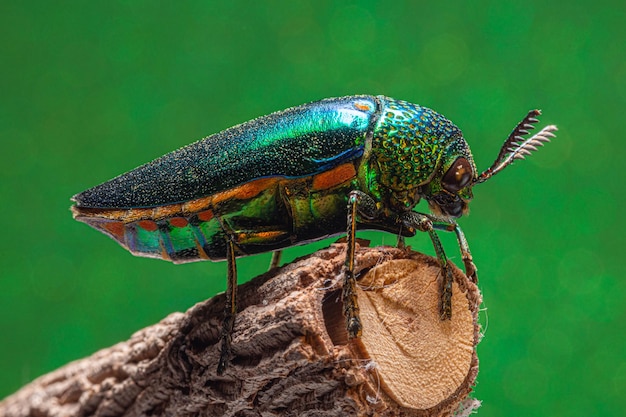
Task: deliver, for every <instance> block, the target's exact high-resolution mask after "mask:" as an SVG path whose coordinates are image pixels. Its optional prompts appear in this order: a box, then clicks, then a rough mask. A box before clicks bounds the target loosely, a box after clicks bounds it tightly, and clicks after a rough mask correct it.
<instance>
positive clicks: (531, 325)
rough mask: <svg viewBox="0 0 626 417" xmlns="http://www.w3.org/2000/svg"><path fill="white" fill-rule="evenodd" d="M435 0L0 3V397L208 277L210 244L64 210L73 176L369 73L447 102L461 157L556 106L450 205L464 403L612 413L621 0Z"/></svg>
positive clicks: (109, 171) (255, 261)
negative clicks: (181, 243) (114, 230)
mask: <svg viewBox="0 0 626 417" xmlns="http://www.w3.org/2000/svg"><path fill="white" fill-rule="evenodd" d="M433 3H435V2H408V1H406V2H402V1H395V2H393V3H392V2H389V3H383V2H380V3H379V2H331V1H320V0H316V1H310V2H306V1H305V2H286V1H284V2H272V3H269V2H268V3H265V2H246V1H235V2H206V1H196V2H152V1H150V2H143V1H141V2H126V1H124V2H121V1H107V2H86V1H83V2H43V1H42V2H36V1H30V2H28V1H26V2H17V1H3V2H2V3H1V4H0V34H1V36H0V56H1V57H2V65H1V66H0V141H1V145H2V148H1V150H0V164H1V165H0V166H2V169H1V170H0V178H1V181H0V199H1V202H2V213H3V214H2V216H0V227H1V230H2V231H3V234H2V239H0V317H1V319H0V335H1V336H0V337H1V339H0V340H1V343H0V398H2V397H5V396H7V395H9V394H10V393H12V392H14V391H15V390H17V389H18V388H19V387H20V386H22V385H23V384H25V383H27V382H29V381H31V380H32V379H34V378H35V377H37V376H39V375H42V374H43V373H46V372H48V371H51V370H53V369H55V368H57V367H59V366H61V365H63V364H65V363H67V362H68V361H71V360H74V359H78V358H81V357H84V356H87V355H90V354H91V353H93V352H95V351H96V350H98V349H100V348H103V347H107V346H110V345H112V344H114V343H116V342H118V341H121V340H125V339H127V338H128V337H129V336H130V335H131V334H132V333H133V332H134V331H136V330H138V329H140V328H142V327H145V326H148V325H150V324H153V323H155V322H157V321H158V320H160V319H162V318H163V317H165V316H166V315H168V314H169V313H171V312H174V311H184V310H186V309H187V308H189V307H190V306H192V305H193V304H194V303H196V302H199V301H201V300H204V299H206V298H208V297H210V296H211V295H213V294H215V293H216V292H219V291H223V290H224V288H225V279H224V276H225V272H226V266H225V264H224V263H209V262H207V263H196V264H187V265H182V266H175V265H172V264H170V263H166V262H162V261H157V260H152V259H142V258H135V257H133V256H131V255H130V254H129V253H128V252H126V251H124V250H123V249H121V248H120V247H119V246H118V245H117V244H116V243H114V242H113V241H111V240H109V239H107V238H106V237H105V236H104V235H102V234H100V233H98V232H96V231H94V230H92V229H90V228H88V227H87V226H85V225H84V224H80V223H78V222H75V221H73V220H72V218H71V215H70V212H69V210H68V209H69V205H70V201H69V198H70V197H71V196H72V195H73V194H75V193H77V192H80V191H82V190H84V189H86V188H88V187H91V186H94V185H96V184H98V183H100V182H102V181H105V180H108V179H110V178H112V177H113V176H116V175H118V174H120V173H122V172H124V171H126V170H129V169H131V168H134V167H135V166H137V165H139V164H142V163H144V162H148V161H149V160H151V159H153V158H155V157H157V156H160V155H162V154H164V153H166V152H169V151H171V150H173V149H176V148H178V147H180V146H183V145H186V144H188V143H190V142H192V141H194V140H197V139H199V138H201V137H203V136H206V135H208V134H211V133H215V132H218V131H220V130H222V129H224V128H227V127H229V126H232V125H234V124H237V123H240V122H243V121H246V120H249V119H252V118H254V117H257V116H260V115H264V114H267V113H270V112H272V111H275V110H279V109H283V108H286V107H289V106H293V105H297V104H301V103H304V102H308V101H312V100H317V99H320V98H324V97H334V96H342V95H350V94H357V93H369V94H385V95H388V96H391V97H395V98H399V99H405V100H408V101H411V102H415V103H419V104H422V105H425V106H428V107H431V108H433V109H435V110H437V111H439V112H441V113H443V114H444V115H446V116H447V117H448V118H450V119H451V120H453V121H454V122H455V123H456V124H457V125H458V126H459V127H460V128H461V129H463V132H464V134H465V137H466V139H467V141H468V142H469V144H470V145H471V147H472V151H473V153H474V157H475V159H476V162H477V164H478V166H479V169H484V168H486V167H487V166H488V165H489V164H491V162H492V161H493V159H494V158H495V157H496V155H497V152H498V150H499V147H500V145H501V143H502V141H503V140H504V139H505V138H506V136H507V134H508V133H509V132H510V131H511V129H512V128H513V127H514V126H515V124H516V123H517V122H518V121H519V120H520V119H521V117H523V116H524V115H525V114H526V112H527V111H528V110H529V109H531V108H535V107H539V108H541V109H543V112H544V116H543V117H542V125H545V124H547V123H555V124H558V125H559V128H560V131H559V134H558V138H557V139H556V140H554V141H553V142H552V143H550V144H548V145H547V146H546V147H545V149H542V150H541V151H540V152H538V153H537V154H535V155H533V156H532V157H530V158H529V159H528V160H527V161H523V162H518V163H516V164H515V165H514V166H513V167H511V168H509V169H507V170H506V171H505V172H504V173H502V174H500V175H498V176H497V177H495V178H494V179H493V180H491V181H489V182H488V183H487V184H485V185H482V186H479V187H477V188H476V189H475V199H474V202H473V203H472V205H471V208H472V213H471V215H470V216H469V217H467V218H463V219H461V222H460V223H461V225H462V226H463V227H464V230H465V233H466V235H467V237H468V239H469V241H470V245H471V248H472V251H473V254H474V258H475V260H476V263H477V265H478V267H479V277H480V287H481V288H482V290H483V294H484V300H485V302H484V308H485V311H484V312H483V317H482V322H483V324H484V325H485V327H486V335H485V338H484V339H483V341H482V343H481V344H480V347H479V356H480V365H481V369H480V373H479V376H478V385H477V386H476V392H475V395H476V397H477V398H479V399H481V400H482V401H483V407H482V408H481V409H480V413H479V414H480V415H481V416H504V415H506V416H514V415H520V416H522V415H523V416H535V415H537V416H539V415H559V416H590V415H603V416H609V415H623V413H624V409H625V408H626V355H625V352H626V347H625V335H624V333H625V329H626V307H625V305H626V304H625V302H624V299H625V296H626V283H625V280H624V279H623V276H622V274H621V273H620V274H618V272H619V271H620V270H622V271H623V268H618V256H623V250H624V243H625V242H624V239H623V235H624V226H623V224H622V222H621V219H620V216H619V214H620V213H621V208H622V207H623V206H624V203H625V202H626V200H625V198H624V193H623V191H622V189H623V187H624V179H625V177H626V176H625V174H624V171H623V170H622V168H620V166H622V165H623V160H622V158H623V157H624V148H625V145H624V143H625V141H624V139H623V138H622V135H623V134H624V133H623V125H622V123H623V112H624V109H625V106H624V104H625V102H626V83H625V82H624V80H625V79H626V60H625V58H624V57H625V52H626V51H625V47H624V35H625V33H626V29H625V28H626V16H625V11H626V6H625V4H624V2H623V1H619V2H606V3H605V2H603V1H594V2H591V1H588V2H576V1H574V2H559V5H557V4H556V3H557V2H553V4H547V3H546V2H542V1H525V2H502V1H478V2H467V1H458V0H457V1H448V2H441V4H440V5H434V4H433ZM367 237H369V238H372V239H373V240H374V242H375V243H387V244H392V243H394V242H395V237H394V236H391V235H385V234H382V233H373V234H369V235H367ZM326 244H328V242H321V243H319V244H313V245H308V246H304V247H299V248H294V249H290V250H288V251H287V253H286V259H285V260H286V261H289V260H291V259H293V258H294V257H295V256H299V255H303V254H305V253H310V252H312V251H314V250H315V249H316V248H319V247H322V246H324V245H326ZM410 244H411V245H412V246H413V247H414V248H417V249H418V250H421V251H424V252H426V253H429V254H432V253H433V249H432V247H431V244H430V242H429V239H428V238H427V237H426V236H422V235H420V236H417V237H416V238H413V239H412V240H411V241H410ZM444 244H445V245H446V247H447V248H448V249H447V251H448V254H449V255H450V256H451V257H453V258H454V259H455V261H456V262H457V263H458V262H459V256H458V250H457V247H456V243H455V241H454V238H453V237H452V236H445V239H444ZM268 262H269V255H259V256H256V257H252V258H247V259H243V260H242V261H241V262H240V276H241V277H242V279H244V280H247V279H249V278H251V277H253V276H255V275H257V274H259V273H261V272H263V271H264V270H265V267H266V264H267V263H268Z"/></svg>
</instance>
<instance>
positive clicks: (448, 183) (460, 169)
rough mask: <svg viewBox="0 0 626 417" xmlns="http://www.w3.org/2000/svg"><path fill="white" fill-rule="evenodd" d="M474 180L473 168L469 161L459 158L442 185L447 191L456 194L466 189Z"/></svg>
mask: <svg viewBox="0 0 626 417" xmlns="http://www.w3.org/2000/svg"><path fill="white" fill-rule="evenodd" d="M471 180H472V166H471V165H470V163H469V162H468V161H467V159H465V158H463V157H461V158H457V160H456V161H454V163H453V164H452V166H451V167H450V169H448V172H446V175H444V176H443V178H442V180H441V185H443V188H445V189H446V190H447V191H450V192H452V193H455V192H457V191H459V190H460V189H461V188H463V187H465V186H466V185H467V184H469V182H470V181H471Z"/></svg>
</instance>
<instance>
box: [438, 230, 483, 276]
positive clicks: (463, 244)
mask: <svg viewBox="0 0 626 417" xmlns="http://www.w3.org/2000/svg"><path fill="white" fill-rule="evenodd" d="M433 227H434V228H435V229H437V230H444V231H446V232H451V231H453V230H454V233H455V234H456V239H457V241H458V242H459V248H460V249H461V259H462V260H463V265H464V266H465V275H466V276H467V277H468V278H469V279H470V281H472V282H473V283H474V284H476V283H477V282H478V275H477V274H476V271H477V268H476V265H475V264H474V260H473V258H472V253H471V252H470V248H469V244H468V243H467V239H466V238H465V234H464V233H463V230H461V226H459V225H458V224H457V223H456V222H452V223H446V222H435V223H433Z"/></svg>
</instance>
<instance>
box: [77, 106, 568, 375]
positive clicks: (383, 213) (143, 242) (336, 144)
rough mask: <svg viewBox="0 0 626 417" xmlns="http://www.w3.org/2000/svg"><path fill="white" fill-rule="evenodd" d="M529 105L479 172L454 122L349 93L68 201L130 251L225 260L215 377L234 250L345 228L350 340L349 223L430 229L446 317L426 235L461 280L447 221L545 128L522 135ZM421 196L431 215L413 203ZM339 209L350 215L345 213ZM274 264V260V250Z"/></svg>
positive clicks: (545, 133) (276, 245) (226, 328)
mask: <svg viewBox="0 0 626 417" xmlns="http://www.w3.org/2000/svg"><path fill="white" fill-rule="evenodd" d="M539 114H540V113H539V111H537V110H533V111H531V112H530V113H529V114H528V115H527V116H526V117H525V118H524V119H523V120H522V121H521V122H520V123H519V124H518V125H517V127H516V128H515V129H514V130H513V132H512V133H511V135H510V136H509V137H508V139H507V140H506V141H505V142H504V145H503V146H502V148H501V150H500V154H499V155H498V157H497V158H496V161H495V162H494V164H493V165H492V166H491V167H490V168H489V169H487V170H486V171H484V172H483V173H482V174H480V175H479V174H478V171H477V170H476V166H475V164H474V160H473V158H472V154H471V153H470V149H469V147H468V145H467V143H466V142H465V139H464V138H463V136H462V134H461V131H460V130H459V129H458V128H457V127H456V126H455V125H454V124H453V123H452V122H450V121H449V120H448V119H446V118H445V117H443V116H442V115H440V114H438V113H436V112H434V111H433V110H430V109H428V108H425V107H421V106H418V105H416V104H411V103H408V102H406V101H401V100H395V99H392V98H389V97H383V96H376V97H374V96H350V97H342V98H332V99H326V100H321V101H317V102H313V103H309V104H304V105H301V106H298V107H293V108H290V109H287V110H283V111H280V112H277V113H273V114H271V115H268V116H264V117H260V118H258V119H255V120H252V121H249V122H246V123H243V124H241V125H238V126H235V127H232V128H230V129H226V130H224V131H223V132H220V133H217V134H214V135H212V136H209V137H207V138H204V139H202V140H200V141H198V142H195V143H193V144H191V145H188V146H186V147H184V148H181V149H179V150H177V151H174V152H171V153H169V154H167V155H165V156H162V157H160V158H158V159H156V160H154V161H153V162H150V163H148V164H145V165H142V166H140V167H138V168H136V169H134V170H132V171H130V172H127V173H126V174H123V175H120V176H118V177H116V178H114V179H112V180H110V181H107V182H105V183H103V184H101V185H98V186H96V187H94V188H91V189H88V190H86V191H84V192H82V193H80V194H77V195H75V196H74V197H73V200H74V201H75V202H76V204H75V205H74V206H73V207H72V212H73V214H74V217H75V218H76V220H79V221H81V222H84V223H87V224H88V225H90V226H92V227H94V228H95V229H97V230H99V231H101V232H103V233H105V234H107V235H108V236H110V237H112V238H113V239H115V240H116V241H117V242H118V243H119V244H120V245H122V246H123V247H124V248H126V249H128V250H129V251H130V252H132V253H133V254H134V255H138V256H147V257H153V258H160V259H165V260H170V261H172V262H175V263H183V262H192V261H200V260H205V259H210V260H222V259H226V260H227V261H228V267H229V268H228V287H227V293H226V298H227V305H226V308H225V315H224V325H223V332H222V351H221V358H220V362H219V365H218V372H219V373H222V372H223V371H224V369H225V367H226V364H227V363H228V360H229V355H230V342H231V340H230V334H231V331H232V327H233V323H234V315H235V312H236V303H235V301H236V285H237V284H236V282H237V272H236V264H235V258H236V257H239V256H246V255H251V254H256V253H262V252H269V251H274V252H275V254H276V253H278V254H279V253H280V250H281V249H283V248H286V247H289V246H293V245H299V244H304V243H307V242H311V241H314V240H319V239H323V238H326V237H329V236H333V235H339V234H342V233H345V232H346V225H347V247H348V249H347V253H346V261H345V268H344V271H345V273H344V285H343V301H344V314H345V318H346V325H347V330H348V334H349V336H350V337H358V336H359V335H360V332H361V323H360V320H359V314H358V313H359V310H358V305H357V300H356V296H355V285H356V283H355V276H354V268H355V264H354V259H355V232H356V229H357V228H358V229H360V230H363V229H376V230H384V231H387V232H391V233H395V234H396V235H398V236H399V241H400V242H402V239H403V237H407V236H413V235H415V233H416V231H418V230H419V231H423V232H427V233H428V234H429V235H430V238H431V239H432V242H433V245H434V247H435V252H436V254H437V257H438V259H439V261H440V263H441V270H442V280H441V288H440V292H441V300H440V314H441V319H442V320H446V319H449V318H450V316H451V295H452V274H451V271H450V270H449V267H448V261H447V258H446V255H445V253H444V250H443V247H442V245H441V243H440V241H439V238H438V237H437V234H436V232H435V230H445V231H454V232H455V233H456V236H457V238H458V241H459V246H460V248H461V254H462V259H463V263H464V265H465V269H466V273H467V275H468V276H469V277H470V278H471V279H472V280H474V281H476V268H475V266H474V263H473V261H472V256H471V254H470V250H469V247H468V244H467V241H466V240H465V237H464V235H463V232H462V231H461V229H460V227H459V226H458V225H457V223H456V222H455V219H456V218H458V217H460V216H461V215H463V214H464V213H466V212H467V210H468V203H469V201H470V200H471V199H472V187H473V186H474V185H475V184H477V183H480V182H484V181H485V180H487V179H488V178H490V177H491V176H492V175H494V174H496V173H497V172H499V171H500V170H502V169H503V168H504V167H505V166H507V165H509V164H510V163H512V162H513V161H514V160H515V159H520V158H523V157H524V156H525V155H527V154H529V153H530V151H533V150H535V149H536V147H537V146H538V145H542V144H543V143H544V142H546V141H548V140H549V138H550V137H553V136H554V135H553V132H554V131H555V130H556V127H555V126H547V127H545V128H544V129H542V130H541V131H540V132H538V133H537V134H536V135H534V136H532V137H530V138H529V139H523V136H525V135H526V134H528V131H529V130H530V129H532V128H533V127H534V126H533V124H534V123H537V119H536V116H538V115H539ZM422 198H424V199H425V200H426V201H427V202H428V204H429V207H430V210H431V212H432V213H430V214H426V213H418V212H415V211H413V208H414V207H415V205H416V204H417V203H418V202H419V201H420V200H421V199H422ZM346 207H347V210H346ZM273 263H274V264H277V263H278V257H274V258H273Z"/></svg>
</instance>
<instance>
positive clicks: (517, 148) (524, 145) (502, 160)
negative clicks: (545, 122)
mask: <svg viewBox="0 0 626 417" xmlns="http://www.w3.org/2000/svg"><path fill="white" fill-rule="evenodd" d="M539 115H541V111H539V110H531V111H529V112H528V114H527V115H526V117H524V119H523V120H522V121H521V122H519V123H518V124H517V126H515V129H513V131H512V132H511V134H510V135H509V137H508V138H507V139H506V140H505V141H504V144H503V145H502V148H500V153H499V154H498V157H497V158H496V160H495V161H494V162H493V164H492V165H491V166H490V167H489V168H488V169H487V170H485V171H484V172H483V173H482V174H480V175H479V176H478V178H476V180H475V181H474V183H475V184H478V183H481V182H485V181H487V180H488V179H489V178H491V177H493V176H494V175H495V174H497V173H498V172H500V171H502V170H503V169H504V168H505V167H506V166H508V165H511V164H512V163H513V162H514V161H515V160H517V159H524V158H525V157H526V155H530V154H531V153H532V152H533V151H536V150H537V148H538V147H539V146H543V144H544V143H546V142H550V138H554V137H555V135H554V133H553V132H556V131H557V130H558V129H557V127H556V126H555V125H549V126H546V127H544V128H543V129H541V130H540V131H539V132H537V133H536V134H535V135H533V136H532V137H530V138H528V139H524V136H526V135H527V134H528V132H529V131H530V130H532V129H534V128H535V124H536V123H538V122H539V120H538V119H537V116H539Z"/></svg>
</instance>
